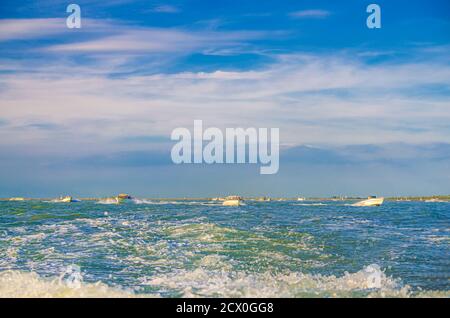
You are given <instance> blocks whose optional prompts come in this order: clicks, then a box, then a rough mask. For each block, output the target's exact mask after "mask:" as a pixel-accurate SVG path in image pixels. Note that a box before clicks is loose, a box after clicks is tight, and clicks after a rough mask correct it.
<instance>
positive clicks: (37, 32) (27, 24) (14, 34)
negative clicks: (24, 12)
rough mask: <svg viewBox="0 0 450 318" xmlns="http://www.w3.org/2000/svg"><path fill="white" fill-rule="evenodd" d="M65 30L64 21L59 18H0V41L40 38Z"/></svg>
mask: <svg viewBox="0 0 450 318" xmlns="http://www.w3.org/2000/svg"><path fill="white" fill-rule="evenodd" d="M66 30H67V27H66V22H65V20H64V19H60V18H48V19H0V41H9V40H23V39H31V38H42V37H48V36H52V35H55V34H58V33H62V32H64V31H66Z"/></svg>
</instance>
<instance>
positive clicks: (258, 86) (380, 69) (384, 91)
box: [0, 55, 450, 151]
mask: <svg viewBox="0 0 450 318" xmlns="http://www.w3.org/2000/svg"><path fill="white" fill-rule="evenodd" d="M57 70H58V67H57V66H55V69H54V70H53V71H52V72H51V73H48V72H47V71H46V70H45V69H44V68H42V69H35V71H34V72H33V73H32V74H28V73H17V74H9V75H4V76H3V77H2V80H1V85H2V87H4V89H3V90H2V92H1V93H0V94H1V102H0V109H1V115H0V118H2V119H4V120H5V121H6V122H8V123H9V124H8V125H4V126H2V127H0V129H1V131H2V136H3V138H2V141H1V142H2V144H5V143H8V142H9V143H13V144H21V143H25V144H26V143H32V144H33V145H39V147H41V149H46V148H50V149H52V151H55V149H58V148H59V147H62V148H64V147H68V148H70V147H72V146H73V145H74V144H77V145H81V146H80V149H86V151H105V150H106V151H107V150H108V149H109V150H111V149H113V148H114V147H118V145H114V144H112V143H111V142H110V141H111V140H112V139H114V138H117V137H123V136H128V135H135V136H136V135H142V136H143V135H159V136H166V135H167V136H169V135H170V132H171V130H172V129H173V128H176V127H179V126H183V127H190V126H191V125H192V122H193V120H194V119H203V120H204V123H205V125H208V126H217V127H220V128H225V127H239V126H240V127H250V126H252V127H279V128H280V130H281V140H282V142H283V143H285V144H302V143H311V144H321V143H332V144H358V143H386V142H410V143H418V142H445V141H448V138H449V133H450V132H449V129H448V125H447V123H448V122H449V121H450V111H449V110H450V109H449V108H450V106H449V103H448V100H446V99H445V98H439V97H433V96H428V95H426V94H425V95H421V96H417V95H411V93H413V92H414V91H415V90H417V87H423V86H425V87H426V86H430V85H448V83H449V82H450V68H449V67H448V65H446V64H445V63H439V62H438V61H436V62H434V63H432V62H422V63H410V64H403V65H392V64H378V65H367V64H365V63H363V61H355V60H354V56H346V57H344V56H339V57H336V56H334V55H329V56H313V55H298V56H295V55H289V56H281V57H280V58H279V60H278V61H277V62H276V63H274V64H272V65H270V66H268V67H266V68H264V69H258V70H250V71H234V72H228V71H221V70H216V71H214V72H182V73H175V74H156V75H145V76H143V75H129V76H126V77H110V76H109V74H107V73H105V74H102V73H100V74H92V73H91V72H89V70H84V69H79V68H77V67H72V69H70V68H68V67H66V66H64V67H63V68H61V69H60V71H59V72H58V71H57ZM446 83H447V84H446ZM24 92H26V94H24ZM40 122H45V123H47V124H52V123H53V124H56V125H58V127H61V131H63V132H64V133H63V134H62V133H61V131H57V130H56V131H55V130H39V131H36V130H34V131H33V132H32V133H30V131H29V130H21V129H20V127H22V126H25V125H28V124H29V123H40ZM14 127H16V128H14ZM68 141H70V142H68ZM46 145H47V146H46ZM87 145H91V146H87ZM94 145H95V146H94ZM121 146H123V145H121ZM68 151H71V150H70V149H68Z"/></svg>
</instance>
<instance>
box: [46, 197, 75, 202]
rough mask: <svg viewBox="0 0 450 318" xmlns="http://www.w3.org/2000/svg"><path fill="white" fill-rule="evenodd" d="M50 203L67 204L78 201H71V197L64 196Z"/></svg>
mask: <svg viewBox="0 0 450 318" xmlns="http://www.w3.org/2000/svg"><path fill="white" fill-rule="evenodd" d="M52 202H58V203H69V202H78V200H75V199H73V198H72V197H71V196H65V197H59V198H58V199H55V200H52Z"/></svg>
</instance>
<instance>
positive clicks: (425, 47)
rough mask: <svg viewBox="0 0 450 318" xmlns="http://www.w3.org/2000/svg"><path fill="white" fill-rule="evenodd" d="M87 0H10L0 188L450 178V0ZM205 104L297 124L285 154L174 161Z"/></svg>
mask: <svg viewBox="0 0 450 318" xmlns="http://www.w3.org/2000/svg"><path fill="white" fill-rule="evenodd" d="M75 3H77V4H79V5H80V7H81V15H82V28H81V29H68V28H67V27H66V24H65V19H66V17H67V15H68V14H67V13H66V12H65V11H66V10H65V9H66V6H67V4H69V2H64V1H54V0H47V1H45V0H44V1H20V2H18V1H2V2H1V4H0V136H1V137H2V138H0V147H1V148H0V149H1V151H0V197H1V196H13V195H14V196H15V195H23V196H54V195H59V194H64V193H72V194H74V195H79V196H90V195H108V194H111V193H116V192H119V191H125V192H132V193H133V194H136V195H139V196H165V197H170V196H216V195H222V194H228V193H242V194H245V195H289V196H295V195H306V196H308V195H315V196H319V195H335V194H348V195H366V194H372V193H373V194H378V195H394V194H405V195H406V194H411V195H417V194H432V193H440V194H444V193H449V192H450V173H449V172H448V171H450V169H449V168H450V151H449V144H450V142H449V140H450V125H449V124H448V123H449V122H450V99H449V96H450V67H449V56H450V55H449V52H450V23H449V21H450V19H449V14H450V10H449V9H450V4H449V2H448V1H377V2H375V3H377V4H379V5H380V7H381V18H382V28H381V29H376V30H370V29H368V28H367V27H366V24H365V21H366V18H367V16H368V14H367V13H366V6H367V5H368V4H369V3H371V2H369V1H356V0H355V1H298V0H297V1H245V0H243V1H240V2H239V5H237V3H236V1H231V0H230V1H130V0H113V1H108V3H107V4H106V2H105V1H75ZM194 119H202V120H203V121H204V124H205V125H206V126H215V127H219V128H226V127H278V128H280V136H281V137H280V138H281V140H280V141H281V146H282V148H281V161H280V172H279V173H278V174H277V175H274V176H261V175H259V173H258V171H259V168H258V167H257V166H252V165H223V166H219V165H212V166H206V165H199V166H193V165H184V166H175V165H173V164H172V163H171V162H170V157H169V156H170V147H171V145H172V143H171V142H170V140H169V136H170V133H171V131H172V130H173V129H174V128H176V127H187V128H191V127H192V123H193V120H194ZM361 175H367V176H369V178H361Z"/></svg>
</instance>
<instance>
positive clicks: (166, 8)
mask: <svg viewBox="0 0 450 318" xmlns="http://www.w3.org/2000/svg"><path fill="white" fill-rule="evenodd" d="M152 11H153V12H158V13H179V12H181V10H180V8H179V7H176V6H173V5H167V4H166V5H159V6H156V7H154V8H153V9H152Z"/></svg>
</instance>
